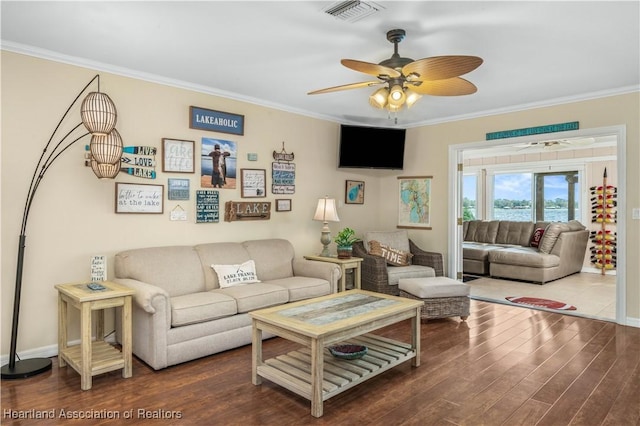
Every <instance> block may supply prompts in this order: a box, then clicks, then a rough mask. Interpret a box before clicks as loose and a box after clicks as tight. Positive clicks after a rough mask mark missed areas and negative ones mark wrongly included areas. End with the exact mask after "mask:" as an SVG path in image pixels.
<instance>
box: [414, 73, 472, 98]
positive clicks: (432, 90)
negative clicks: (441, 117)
mask: <svg viewBox="0 0 640 426" xmlns="http://www.w3.org/2000/svg"><path fill="white" fill-rule="evenodd" d="M406 87H407V88H408V89H409V90H412V91H414V92H416V93H419V94H421V95H431V96H461V95H470V94H472V93H475V92H477V91H478V88H477V87H476V86H475V85H474V84H473V83H471V82H470V81H468V80H465V79H464V78H460V77H454V78H448V79H446V80H435V81H417V82H415V83H413V84H412V83H411V82H407V83H406Z"/></svg>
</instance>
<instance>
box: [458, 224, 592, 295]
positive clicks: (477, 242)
mask: <svg viewBox="0 0 640 426" xmlns="http://www.w3.org/2000/svg"><path fill="white" fill-rule="evenodd" d="M534 233H535V234H536V237H539V236H540V235H541V238H540V239H539V240H538V239H537V238H534ZM463 235H464V242H463V244H462V257H463V271H464V272H465V273H469V274H476V275H489V276H492V277H497V278H508V279H514V280H522V281H530V282H534V283H540V284H544V283H546V282H549V281H552V280H556V279H558V278H562V277H565V276H567V275H570V274H574V273H576V272H580V270H581V269H582V266H583V263H584V257H585V254H586V249H587V242H588V239H589V231H588V230H587V229H585V227H584V226H583V225H582V224H581V223H580V222H578V221H575V220H572V221H569V222H536V223H534V222H515V221H506V220H493V221H481V220H473V221H465V222H464V224H463ZM532 241H533V242H532Z"/></svg>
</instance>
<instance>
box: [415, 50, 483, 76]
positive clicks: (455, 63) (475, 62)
mask: <svg viewBox="0 0 640 426" xmlns="http://www.w3.org/2000/svg"><path fill="white" fill-rule="evenodd" d="M482 62H483V61H482V58H479V57H477V56H454V55H450V56H434V57H432V58H424V59H418V60H417V61H413V62H411V63H409V64H407V65H405V66H404V67H402V74H404V75H405V76H407V77H409V76H412V77H411V79H413V80H420V81H425V80H429V81H430V80H445V79H449V78H453V77H458V76H460V75H462V74H466V73H468V72H471V71H473V70H475V69H476V68H478V67H479V66H480V65H481V64H482Z"/></svg>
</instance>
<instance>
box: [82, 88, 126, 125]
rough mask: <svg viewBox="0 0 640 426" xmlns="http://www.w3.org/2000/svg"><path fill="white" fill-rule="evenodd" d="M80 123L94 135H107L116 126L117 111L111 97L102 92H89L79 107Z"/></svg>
mask: <svg viewBox="0 0 640 426" xmlns="http://www.w3.org/2000/svg"><path fill="white" fill-rule="evenodd" d="M80 117H81V118H82V123H83V124H84V126H85V127H86V128H87V130H88V131H89V132H91V133H92V134H94V135H107V134H109V132H111V131H112V130H113V128H114V127H115V126H116V121H117V119H118V113H117V111H116V106H115V104H114V103H113V101H112V100H111V98H110V97H109V96H108V95H107V94H105V93H102V92H91V93H89V94H88V95H87V97H86V98H84V100H83V101H82V106H81V107H80Z"/></svg>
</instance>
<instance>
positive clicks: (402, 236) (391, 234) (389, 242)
mask: <svg viewBox="0 0 640 426" xmlns="http://www.w3.org/2000/svg"><path fill="white" fill-rule="evenodd" d="M372 240H375V241H378V242H380V243H381V244H384V245H386V246H389V247H393V248H396V249H398V250H402V251H406V252H410V251H411V248H410V247H409V234H408V233H407V230H406V229H399V230H397V231H371V232H367V233H365V234H364V240H363V243H364V248H365V250H367V252H369V251H371V247H370V246H369V241H372Z"/></svg>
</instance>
